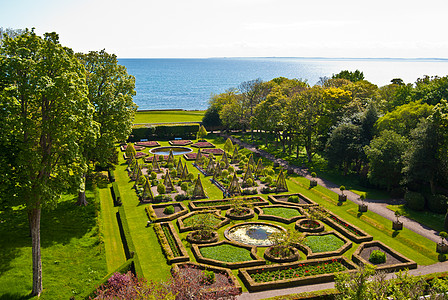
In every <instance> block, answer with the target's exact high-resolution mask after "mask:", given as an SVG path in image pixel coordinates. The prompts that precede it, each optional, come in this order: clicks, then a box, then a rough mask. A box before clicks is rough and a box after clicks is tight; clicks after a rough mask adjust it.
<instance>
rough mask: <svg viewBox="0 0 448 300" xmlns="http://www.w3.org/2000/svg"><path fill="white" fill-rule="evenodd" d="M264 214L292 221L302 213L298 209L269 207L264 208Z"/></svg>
mask: <svg viewBox="0 0 448 300" xmlns="http://www.w3.org/2000/svg"><path fill="white" fill-rule="evenodd" d="M288 202H291V201H288ZM296 203H297V202H296ZM263 213H264V214H265V215H272V216H277V217H281V218H284V219H291V218H293V217H296V216H299V215H300V212H299V211H298V210H297V209H293V208H286V207H269V206H267V207H264V208H263Z"/></svg>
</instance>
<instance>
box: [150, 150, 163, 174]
mask: <svg viewBox="0 0 448 300" xmlns="http://www.w3.org/2000/svg"><path fill="white" fill-rule="evenodd" d="M157 161H158V159H157V155H155V154H154V157H153V159H152V171H153V172H157V173H160V172H162V171H161V170H160V167H159V163H158V162H157Z"/></svg>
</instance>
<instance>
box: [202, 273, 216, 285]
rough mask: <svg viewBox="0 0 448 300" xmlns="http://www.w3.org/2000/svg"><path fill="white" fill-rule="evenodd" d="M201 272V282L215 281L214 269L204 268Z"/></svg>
mask: <svg viewBox="0 0 448 300" xmlns="http://www.w3.org/2000/svg"><path fill="white" fill-rule="evenodd" d="M201 273H202V274H201V275H202V276H201V279H200V281H201V284H213V283H214V282H215V280H216V279H215V273H214V272H213V271H207V270H204V271H202V272H201Z"/></svg>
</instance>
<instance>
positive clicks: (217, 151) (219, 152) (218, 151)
mask: <svg viewBox="0 0 448 300" xmlns="http://www.w3.org/2000/svg"><path fill="white" fill-rule="evenodd" d="M202 152H203V153H207V154H213V155H223V154H224V150H222V149H219V148H212V149H204V150H202Z"/></svg>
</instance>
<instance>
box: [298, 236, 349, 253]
mask: <svg viewBox="0 0 448 300" xmlns="http://www.w3.org/2000/svg"><path fill="white" fill-rule="evenodd" d="M344 244H345V242H344V241H343V240H341V239H340V238H338V237H337V236H335V235H334V234H327V235H322V236H318V235H317V236H313V235H311V236H307V237H306V241H305V245H307V246H308V247H310V249H311V251H313V253H319V252H330V251H336V250H338V249H339V248H341V247H342V246H343V245H344Z"/></svg>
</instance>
